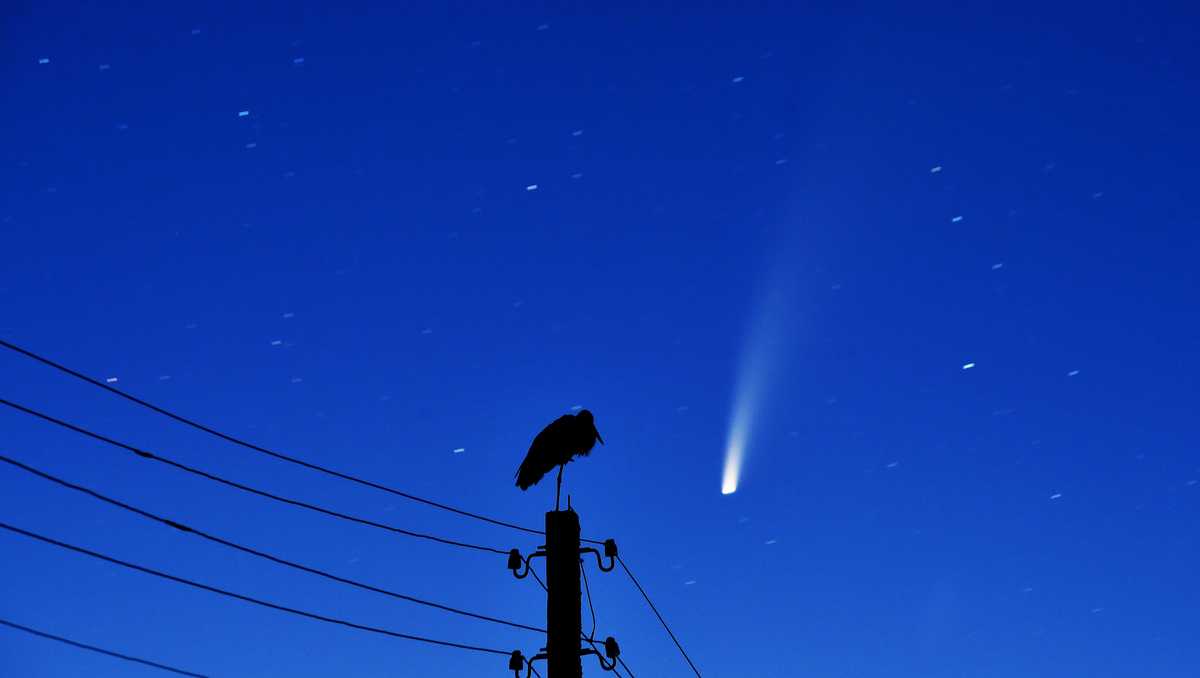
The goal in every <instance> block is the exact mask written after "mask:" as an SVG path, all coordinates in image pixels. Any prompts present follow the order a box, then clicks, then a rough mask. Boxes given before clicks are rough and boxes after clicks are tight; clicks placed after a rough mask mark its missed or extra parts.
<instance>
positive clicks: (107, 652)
mask: <svg viewBox="0 0 1200 678" xmlns="http://www.w3.org/2000/svg"><path fill="white" fill-rule="evenodd" d="M0 625H3V626H7V627H9V628H12V629H16V630H18V631H24V632H25V633H28V634H31V635H35V636H40V637H42V638H49V639H50V640H57V641H58V642H60V643H65V644H67V645H70V646H72V647H78V648H80V649H82V650H90V651H92V652H97V653H99V654H103V655H108V656H109V657H116V658H117V659H124V660H125V661H127V662H135V663H138V664H144V665H146V666H153V667H154V668H156V669H162V670H163V671H169V672H171V673H176V674H179V675H181V676H194V678H208V677H207V676H205V675H204V674H202V673H192V672H191V671H184V670H183V669H177V668H175V667H174V666H167V665H166V664H159V663H158V662H152V661H150V660H149V659H139V658H137V657H131V656H129V655H127V654H121V653H120V652H113V651H112V650H105V649H104V648H102V647H96V646H95V645H88V644H87V643H81V642H79V641H77V640H71V639H70V638H63V637H62V636H56V635H54V634H53V633H46V632H45V631H38V630H37V629H31V628H29V627H28V626H22V625H21V624H18V623H16V622H11V621H8V620H7V619H0Z"/></svg>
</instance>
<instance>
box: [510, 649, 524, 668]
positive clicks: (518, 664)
mask: <svg viewBox="0 0 1200 678" xmlns="http://www.w3.org/2000/svg"><path fill="white" fill-rule="evenodd" d="M523 668H525V658H524V657H522V656H521V651H520V650H513V653H512V656H511V657H509V658H508V670H509V671H520V670H521V669H523Z"/></svg>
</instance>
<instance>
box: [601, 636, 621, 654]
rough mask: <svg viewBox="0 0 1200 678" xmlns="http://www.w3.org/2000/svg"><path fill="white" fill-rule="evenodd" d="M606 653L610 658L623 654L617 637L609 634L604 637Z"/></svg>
mask: <svg viewBox="0 0 1200 678" xmlns="http://www.w3.org/2000/svg"><path fill="white" fill-rule="evenodd" d="M604 654H605V656H607V657H608V658H609V659H616V658H617V657H619V656H620V655H621V648H620V647H619V646H618V645H617V639H616V638H613V637H612V636H609V637H607V638H605V639H604Z"/></svg>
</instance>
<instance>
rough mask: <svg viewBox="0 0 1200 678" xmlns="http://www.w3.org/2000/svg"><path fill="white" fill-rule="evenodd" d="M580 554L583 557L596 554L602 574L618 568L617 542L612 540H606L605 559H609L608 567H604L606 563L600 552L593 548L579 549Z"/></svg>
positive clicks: (597, 563)
mask: <svg viewBox="0 0 1200 678" xmlns="http://www.w3.org/2000/svg"><path fill="white" fill-rule="evenodd" d="M579 553H580V554H581V555H582V554H584V553H594V554H596V565H597V566H598V567H599V568H600V571H601V572H612V570H613V568H614V567H616V566H617V542H615V541H613V540H612V539H605V540H604V557H605V558H608V567H604V561H603V560H601V558H600V552H599V551H597V550H596V549H595V548H592V547H591V546H588V547H587V548H582V549H579Z"/></svg>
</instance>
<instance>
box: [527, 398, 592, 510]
mask: <svg viewBox="0 0 1200 678" xmlns="http://www.w3.org/2000/svg"><path fill="white" fill-rule="evenodd" d="M596 441H600V444H601V445H603V444H604V438H601V437H600V432H599V431H597V430H596V420H595V419H594V418H593V417H592V413H591V412H589V411H587V410H580V411H579V414H564V415H563V416H561V417H559V418H558V419H555V420H554V421H552V422H550V425H549V426H547V427H546V428H544V429H542V432H541V433H539V434H537V436H535V437H534V439H533V443H532V444H530V446H529V452H527V453H526V454H525V460H524V461H522V462H521V466H520V468H518V469H517V487H519V488H521V489H522V490H527V489H529V488H530V487H532V486H534V485H536V484H537V482H538V481H539V480H541V479H542V478H543V477H545V475H546V474H547V473H549V472H550V471H552V470H553V469H554V467H555V466H557V467H558V487H557V489H556V490H555V492H554V510H555V511H557V510H558V501H559V495H560V494H561V492H562V474H563V467H564V466H566V465H567V462H569V461H571V460H572V459H573V458H575V457H577V456H582V457H586V456H587V455H588V454H590V453H591V451H592V447H594V446H595V444H596Z"/></svg>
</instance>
